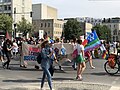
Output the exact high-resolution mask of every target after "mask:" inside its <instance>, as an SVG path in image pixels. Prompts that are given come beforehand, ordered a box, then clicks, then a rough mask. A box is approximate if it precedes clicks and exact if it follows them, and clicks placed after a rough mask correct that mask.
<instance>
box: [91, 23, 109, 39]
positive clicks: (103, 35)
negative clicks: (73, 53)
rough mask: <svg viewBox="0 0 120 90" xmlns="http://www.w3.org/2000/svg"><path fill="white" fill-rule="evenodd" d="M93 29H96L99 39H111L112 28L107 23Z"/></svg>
mask: <svg viewBox="0 0 120 90" xmlns="http://www.w3.org/2000/svg"><path fill="white" fill-rule="evenodd" d="M92 29H94V30H96V33H97V34H98V37H99V39H101V40H106V41H110V40H111V30H110V28H108V27H107V26H106V25H96V26H95V27H93V28H92Z"/></svg>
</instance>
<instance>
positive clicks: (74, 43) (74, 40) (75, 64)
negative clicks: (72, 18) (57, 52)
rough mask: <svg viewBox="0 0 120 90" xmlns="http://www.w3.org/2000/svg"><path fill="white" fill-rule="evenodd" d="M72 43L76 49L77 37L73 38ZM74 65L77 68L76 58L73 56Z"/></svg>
mask: <svg viewBox="0 0 120 90" xmlns="http://www.w3.org/2000/svg"><path fill="white" fill-rule="evenodd" d="M72 45H73V50H75V49H76V46H77V43H76V38H75V39H73V43H72ZM72 67H73V68H74V70H77V63H76V58H73V65H72Z"/></svg>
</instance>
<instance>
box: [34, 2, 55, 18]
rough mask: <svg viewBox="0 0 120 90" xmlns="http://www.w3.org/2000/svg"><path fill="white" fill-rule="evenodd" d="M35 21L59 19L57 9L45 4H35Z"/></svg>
mask: <svg viewBox="0 0 120 90" xmlns="http://www.w3.org/2000/svg"><path fill="white" fill-rule="evenodd" d="M32 10H33V20H38V19H57V9H56V8H53V7H51V6H48V5H45V4H42V3H41V4H33V5H32Z"/></svg>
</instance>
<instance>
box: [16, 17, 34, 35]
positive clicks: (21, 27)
mask: <svg viewBox="0 0 120 90" xmlns="http://www.w3.org/2000/svg"><path fill="white" fill-rule="evenodd" d="M32 30H33V26H32V24H31V23H30V22H28V21H27V20H26V19H25V18H22V20H21V21H19V22H18V23H17V31H18V32H20V33H23V36H25V37H26V35H27V33H31V31H32Z"/></svg>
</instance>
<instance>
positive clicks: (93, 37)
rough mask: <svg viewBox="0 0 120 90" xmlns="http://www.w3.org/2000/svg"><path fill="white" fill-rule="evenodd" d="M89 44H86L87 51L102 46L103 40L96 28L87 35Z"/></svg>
mask: <svg viewBox="0 0 120 90" xmlns="http://www.w3.org/2000/svg"><path fill="white" fill-rule="evenodd" d="M87 41H88V42H87V45H86V46H85V51H84V52H87V51H92V50H94V49H96V48H98V47H100V46H101V42H100V40H99V38H98V36H97V33H96V31H95V30H93V31H92V32H91V33H90V34H89V35H88V36H87Z"/></svg>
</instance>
